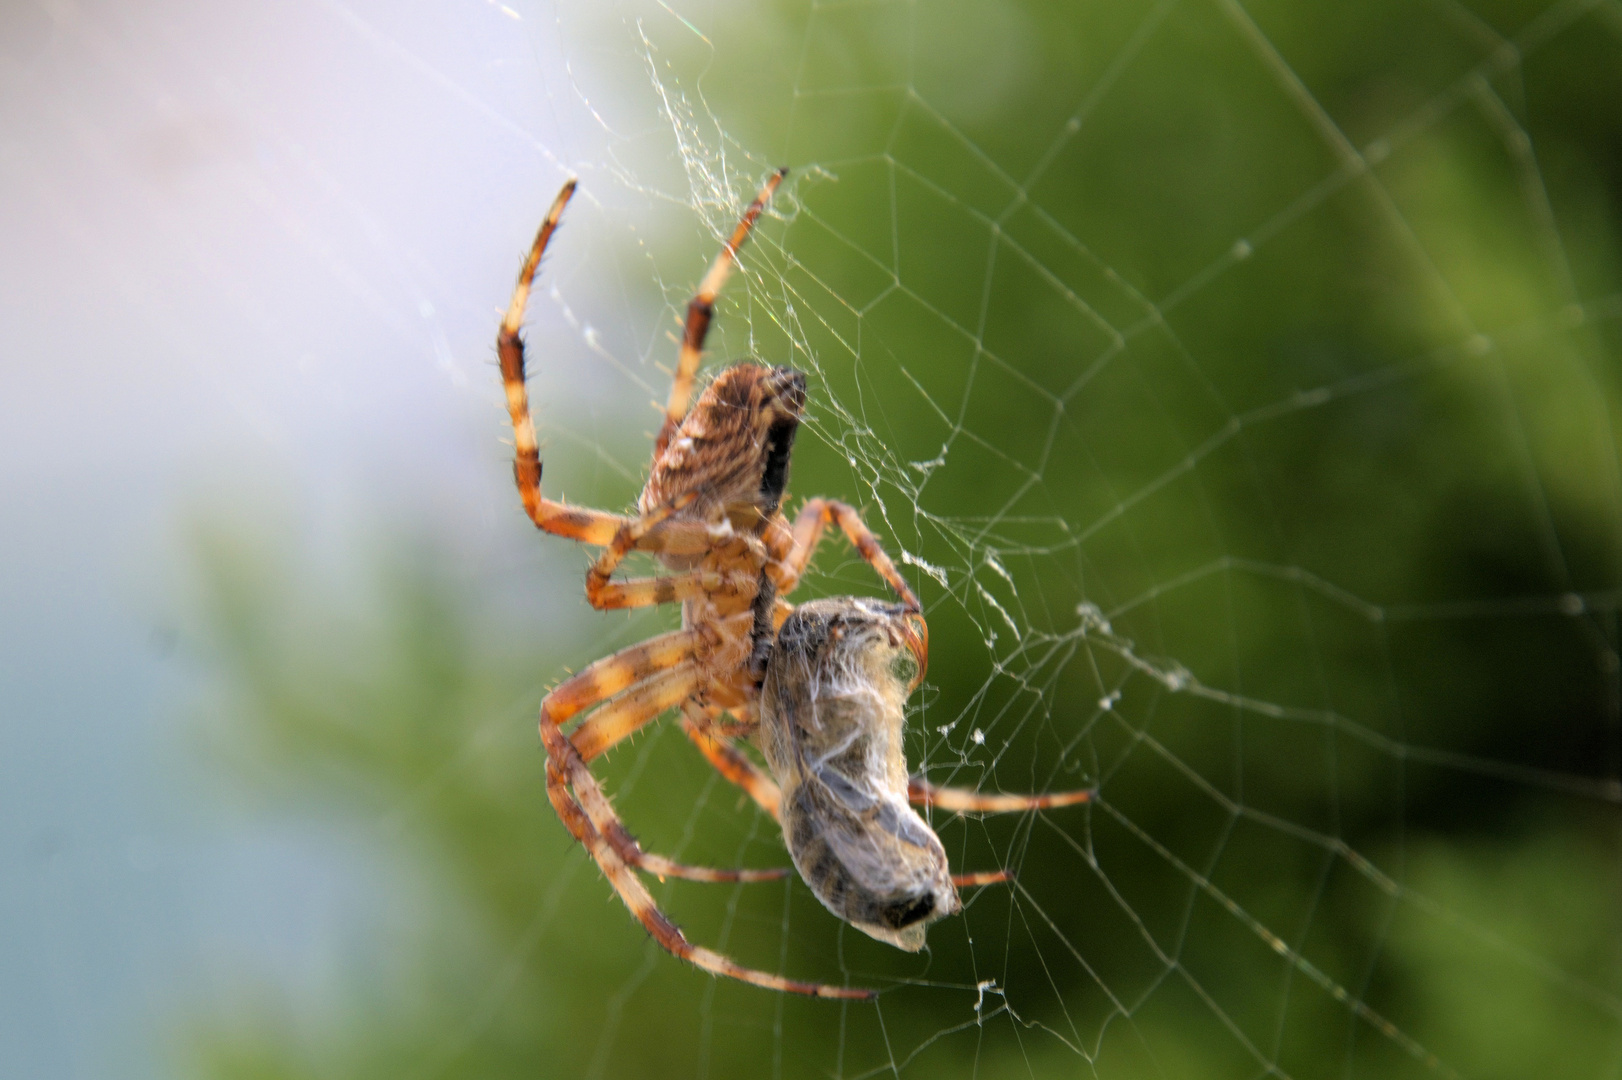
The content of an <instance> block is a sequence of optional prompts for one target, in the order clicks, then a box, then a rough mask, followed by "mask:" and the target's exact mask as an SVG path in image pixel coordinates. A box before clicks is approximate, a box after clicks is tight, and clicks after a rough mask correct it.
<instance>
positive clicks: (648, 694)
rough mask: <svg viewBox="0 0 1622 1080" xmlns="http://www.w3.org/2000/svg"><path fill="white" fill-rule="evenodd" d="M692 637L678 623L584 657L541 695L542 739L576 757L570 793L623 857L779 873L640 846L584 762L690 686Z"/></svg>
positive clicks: (653, 866)
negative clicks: (578, 718)
mask: <svg viewBox="0 0 1622 1080" xmlns="http://www.w3.org/2000/svg"><path fill="white" fill-rule="evenodd" d="M696 640H697V635H696V634H694V633H693V632H692V631H687V630H676V631H672V632H671V633H668V634H661V635H659V636H658V637H655V638H650V639H649V640H647V641H645V642H642V643H641V644H640V645H633V646H631V647H630V648H627V649H623V650H621V651H620V652H618V653H615V654H614V655H612V656H608V657H604V658H603V659H601V660H598V661H596V662H595V663H593V664H591V665H589V666H588V667H586V668H585V669H584V670H582V671H581V672H580V673H579V674H578V675H576V676H574V677H573V678H571V679H569V680H567V681H565V682H564V683H563V684H562V685H561V686H559V687H557V688H556V689H555V690H553V691H552V692H551V693H550V694H548V695H547V696H546V700H545V701H543V702H542V703H541V724H540V726H541V739H542V741H543V742H544V743H545V744H546V748H547V756H548V758H549V759H550V760H551V761H552V763H554V764H555V763H556V762H557V761H570V760H572V761H577V762H579V768H578V769H577V770H575V769H571V770H569V771H568V772H566V774H565V775H566V778H567V781H568V783H569V785H570V786H571V787H572V788H573V789H574V800H573V801H575V802H576V804H577V805H578V806H579V807H580V809H581V810H582V811H583V812H584V813H585V814H586V815H587V817H588V818H589V819H590V821H591V824H592V827H593V828H594V829H595V830H596V832H597V833H598V834H600V835H601V837H602V838H603V839H604V841H605V842H606V843H608V844H609V845H610V846H611V847H612V848H613V849H614V851H615V852H616V854H617V856H618V858H619V859H620V861H622V862H624V863H625V864H627V865H630V866H634V867H636V868H638V869H640V870H645V871H647V872H648V873H650V874H654V875H657V876H659V877H662V878H663V877H677V878H683V879H686V880H689V881H709V882H736V881H774V880H778V879H780V878H782V877H785V876H786V875H787V873H788V871H787V870H786V869H783V868H776V867H773V868H768V869H763V870H718V869H713V868H711V867H704V866H689V865H687V864H686V863H679V862H676V861H675V860H673V859H667V858H665V857H664V856H663V855H655V854H652V853H650V852H646V851H644V850H643V849H642V846H641V844H639V843H638V842H637V840H636V837H634V836H632V835H631V832H630V830H629V829H627V828H626V827H625V824H624V822H622V821H621V820H620V817H619V815H618V814H616V813H615V812H614V808H613V806H612V805H611V804H610V803H609V801H608V798H607V796H605V795H604V794H603V792H602V789H601V788H600V787H599V786H598V784H597V781H596V778H595V777H593V776H592V774H591V770H590V769H589V767H587V765H586V762H588V761H590V760H591V759H592V758H594V757H597V756H598V755H600V754H602V753H603V752H605V751H607V750H608V749H609V748H611V747H612V746H614V745H615V744H616V743H619V742H620V741H622V740H624V739H626V738H628V737H629V736H631V735H632V734H633V733H635V732H636V731H638V730H640V729H641V728H642V727H643V726H645V725H646V724H648V723H650V722H651V721H653V720H656V719H657V718H658V717H659V716H660V715H662V714H663V713H664V712H666V711H667V710H669V709H671V708H673V707H675V706H677V705H679V704H681V703H682V702H684V701H685V700H687V699H688V698H689V697H690V696H691V695H692V694H693V692H694V691H695V690H696V689H697V686H698V683H699V681H700V675H699V673H698V669H697V666H696V665H695V664H694V663H693V662H692V655H693V647H694V644H695V642H696ZM593 706H598V707H597V708H596V709H595V710H594V711H592V712H591V713H590V715H589V716H587V717H586V719H585V721H584V722H583V723H581V724H580V725H579V726H578V727H576V728H575V729H574V731H573V732H571V733H570V734H568V735H564V734H563V730H562V726H561V725H562V724H563V723H564V722H565V721H567V720H568V719H569V718H571V717H573V716H575V715H576V714H578V713H581V712H584V711H585V710H587V709H591V708H592V707H593ZM560 746H567V747H568V750H567V752H566V753H564V752H562V751H560V750H559V749H558V747H560ZM549 767H550V765H549Z"/></svg>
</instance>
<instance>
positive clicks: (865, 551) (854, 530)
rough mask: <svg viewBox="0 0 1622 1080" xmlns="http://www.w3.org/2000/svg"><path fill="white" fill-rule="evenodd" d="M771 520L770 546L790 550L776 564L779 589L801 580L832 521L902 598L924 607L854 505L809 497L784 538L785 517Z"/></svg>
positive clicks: (912, 606) (785, 590) (783, 590)
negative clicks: (812, 554)
mask: <svg viewBox="0 0 1622 1080" xmlns="http://www.w3.org/2000/svg"><path fill="white" fill-rule="evenodd" d="M772 524H773V528H772V533H773V534H774V535H773V536H772V538H771V540H770V541H769V544H770V546H772V547H773V548H774V549H775V550H777V551H782V550H784V549H787V554H786V555H785V556H782V557H781V558H780V559H779V560H778V561H777V562H776V563H775V564H774V566H775V568H777V573H776V575H774V577H773V580H774V581H775V582H776V584H777V591H778V592H779V593H785V594H786V593H788V592H790V591H791V590H793V588H794V587H795V586H796V585H798V584H799V583H800V576H801V575H802V574H804V573H805V568H806V566H808V565H809V564H810V562H811V553H812V552H813V551H815V550H816V547H817V545H818V544H819V543H821V542H822V533H823V530H825V529H826V528H827V527H828V526H829V525H831V524H838V526H839V527H840V529H841V530H843V531H844V533H845V537H846V539H848V540H849V541H850V544H851V546H852V547H854V548H855V549H856V552H857V554H859V555H861V557H862V558H863V559H865V560H866V561H867V563H868V565H870V566H872V567H873V569H874V570H877V571H878V573H879V576H880V577H882V578H883V579H884V580H885V581H886V582H888V583H889V585H890V588H891V589H893V590H895V594H896V595H897V596H899V597H900V598H901V602H902V603H904V604H906V605H907V607H908V608H910V609H911V610H913V611H921V610H923V609H922V608H921V607H920V606H919V604H918V598H917V597H916V596H914V595H913V593H912V590H911V589H910V588H908V587H907V583H906V582H905V581H903V580H902V579H901V574H900V572H899V571H897V570H896V568H895V563H893V562H891V561H890V556H888V555H886V554H885V553H884V548H882V547H880V546H879V541H878V538H877V537H875V536H874V535H873V531H872V530H871V529H869V528H868V527H867V524H866V523H865V522H864V521H862V515H861V514H859V513H857V511H856V508H855V507H853V506H850V505H848V504H846V503H842V502H840V501H838V500H837V499H823V498H814V499H807V500H806V502H805V506H804V507H803V508H802V509H801V510H800V514H799V516H798V517H797V518H795V519H794V527H793V531H792V533H790V534H789V537H788V539H787V540H785V538H784V530H785V528H786V523H785V522H784V521H783V519H782V518H778V519H776V520H775V521H774V522H773V523H772Z"/></svg>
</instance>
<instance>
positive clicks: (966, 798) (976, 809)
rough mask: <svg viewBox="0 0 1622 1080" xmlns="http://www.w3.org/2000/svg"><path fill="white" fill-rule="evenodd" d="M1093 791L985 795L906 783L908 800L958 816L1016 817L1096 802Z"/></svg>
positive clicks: (915, 780)
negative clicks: (1020, 813) (1014, 815)
mask: <svg viewBox="0 0 1622 1080" xmlns="http://www.w3.org/2000/svg"><path fill="white" fill-rule="evenodd" d="M1094 794H1095V792H1094V791H1093V789H1092V788H1082V789H1080V790H1078V791H1055V792H1051V793H1049V794H1046V795H986V794H983V793H981V792H978V791H970V790H968V789H967V788H953V787H939V786H937V785H935V784H931V783H930V782H929V781H928V780H923V779H920V778H919V777H916V776H915V777H913V778H912V779H911V780H909V781H907V798H908V799H910V800H912V801H913V802H915V803H919V804H922V805H925V806H938V807H940V808H941V809H942V810H952V811H954V812H956V813H959V814H1016V813H1019V812H1021V811H1024V810H1051V809H1052V808H1054V807H1056V806H1075V805H1077V804H1079V803H1086V802H1092V801H1093V795H1094Z"/></svg>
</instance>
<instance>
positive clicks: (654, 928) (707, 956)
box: [542, 726, 876, 1000]
mask: <svg viewBox="0 0 1622 1080" xmlns="http://www.w3.org/2000/svg"><path fill="white" fill-rule="evenodd" d="M555 730H556V729H555V728H554V731H555ZM542 731H543V734H544V733H545V728H544V726H543V729H542ZM556 741H557V742H558V743H559V744H561V745H558V746H557V747H556V750H555V752H556V753H557V754H558V755H559V757H558V758H556V759H554V760H549V761H548V762H547V768H546V794H547V797H548V798H550V799H551V800H552V806H553V808H555V809H556V810H557V813H558V817H559V818H561V819H562V820H563V824H564V826H565V827H566V828H567V829H568V830H569V832H571V833H572V834H574V837H575V839H577V840H579V841H580V842H581V843H582V844H584V845H585V848H586V850H587V851H589V852H590V853H591V857H592V858H593V859H595V860H596V862H597V865H598V866H599V867H600V868H601V869H602V871H603V875H604V876H605V877H607V878H608V882H609V884H610V885H612V886H613V887H614V891H615V892H616V893H618V894H619V897H620V899H621V900H622V901H623V902H624V903H625V906H626V907H627V908H629V909H630V911H631V914H632V915H633V916H635V917H636V920H637V921H638V922H640V923H641V924H642V925H643V926H644V927H645V928H646V929H647V931H648V933H650V934H652V935H653V938H654V940H655V941H657V942H658V943H659V944H660V945H661V946H662V947H663V948H664V949H665V951H666V952H668V953H670V954H671V955H672V956H675V957H678V958H679V959H682V960H686V961H688V962H689V963H692V964H694V965H696V966H698V967H700V968H703V969H704V970H705V971H709V972H712V973H713V974H716V975H725V976H727V977H728V978H732V979H738V980H739V981H741V982H746V983H752V984H753V985H755V986H760V987H764V988H765V989H767V990H779V991H785V992H787V993H791V994H805V995H807V996H810V997H829V998H854V999H858V1000H861V999H868V998H872V997H875V996H876V993H875V991H872V990H867V989H863V988H861V987H850V986H831V985H828V984H825V983H810V982H801V981H799V980H797V979H785V978H784V977H783V976H781V975H773V974H771V973H770V972H765V971H756V970H755V969H753V968H746V967H743V966H741V965H740V964H738V963H736V962H735V961H733V960H732V959H731V958H730V957H726V956H723V955H721V954H720V953H718V952H715V951H714V950H712V949H706V948H703V947H702V946H698V945H694V944H692V943H691V942H689V941H688V940H687V938H686V937H685V936H684V935H683V934H682V932H681V930H680V928H678V927H677V926H676V924H675V923H673V922H671V921H670V919H669V917H668V916H666V915H665V913H664V912H662V911H660V910H659V905H658V904H656V903H654V900H653V896H652V894H650V893H649V892H648V890H647V886H645V885H643V884H642V881H641V880H640V879H639V878H638V877H637V876H636V875H635V874H634V873H632V872H631V869H630V867H628V866H627V865H626V864H625V862H624V860H622V859H621V858H620V856H619V853H618V852H617V851H615V850H614V848H613V847H611V846H610V845H609V844H608V843H607V842H606V841H605V840H604V839H603V837H602V834H601V833H599V832H598V831H597V830H596V828H595V827H594V826H593V825H592V823H591V820H590V818H588V817H587V816H586V813H585V811H583V810H582V809H581V807H580V804H579V803H577V802H575V800H574V799H573V798H572V797H571V796H570V794H569V790H568V786H567V785H568V784H571V783H572V784H574V785H575V790H577V791H578V790H579V784H580V783H581V782H582V781H581V779H580V778H579V774H581V773H584V782H585V783H587V784H595V781H594V780H592V779H591V774H590V773H589V771H587V770H586V765H585V763H584V762H582V761H580V760H579V755H575V754H573V748H572V747H570V746H569V744H568V740H566V739H563V738H562V737H561V735H559V736H558V738H557V740H556ZM547 750H548V753H553V752H554V748H553V746H551V745H548V747H547ZM569 755H573V757H574V761H572V762H569V763H567V764H560V763H559V762H561V761H564V760H565V758H566V757H568V756H569ZM566 777H568V779H566Z"/></svg>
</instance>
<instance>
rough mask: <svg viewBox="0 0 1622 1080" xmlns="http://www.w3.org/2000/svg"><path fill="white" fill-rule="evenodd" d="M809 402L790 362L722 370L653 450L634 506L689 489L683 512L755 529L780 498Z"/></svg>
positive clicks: (656, 503)
mask: <svg viewBox="0 0 1622 1080" xmlns="http://www.w3.org/2000/svg"><path fill="white" fill-rule="evenodd" d="M804 408H805V376H804V375H803V374H801V373H800V372H798V371H795V370H793V369H792V368H785V367H766V366H765V365H763V364H747V363H746V364H735V365H733V366H732V367H729V368H725V369H723V370H722V371H721V372H719V373H718V374H717V375H716V376H715V379H714V381H712V382H711V383H710V385H709V386H707V387H705V388H704V392H703V393H702V394H700V395H699V396H698V400H697V401H695V402H694V403H693V408H692V411H691V412H689V413H688V414H687V416H686V417H685V418H684V419H683V420H682V422H681V424H680V426H679V427H677V429H676V431H675V434H674V436H673V437H672V438H671V440H670V442H669V444H668V445H666V446H664V447H662V448H661V449H660V450H659V451H658V453H656V454H655V455H654V460H653V468H652V470H651V471H650V472H649V474H648V481H647V483H646V484H645V485H643V488H642V495H641V497H640V498H639V499H638V500H637V509H638V510H640V511H642V512H643V513H647V512H649V511H651V510H654V509H656V508H658V507H660V506H663V505H665V504H667V503H669V502H672V501H674V500H676V499H678V498H680V497H682V496H683V495H688V494H691V495H693V496H695V497H694V499H693V501H692V503H691V504H689V505H688V506H687V507H686V508H685V509H683V510H682V511H681V512H680V514H679V515H678V516H680V517H684V518H690V519H694V520H700V521H707V522H720V521H721V520H723V519H730V520H732V521H733V522H734V524H736V525H738V526H740V527H743V528H752V529H756V530H758V529H759V528H760V527H761V526H763V525H764V524H765V522H766V521H767V520H769V519H770V518H771V517H772V516H773V515H775V514H776V513H777V509H778V506H779V504H780V503H781V502H782V499H783V491H784V490H785V489H786V487H787V486H788V466H789V457H790V454H791V452H792V451H793V448H794V435H795V432H796V431H797V430H798V428H799V425H800V414H801V412H802V411H803V410H804Z"/></svg>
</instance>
